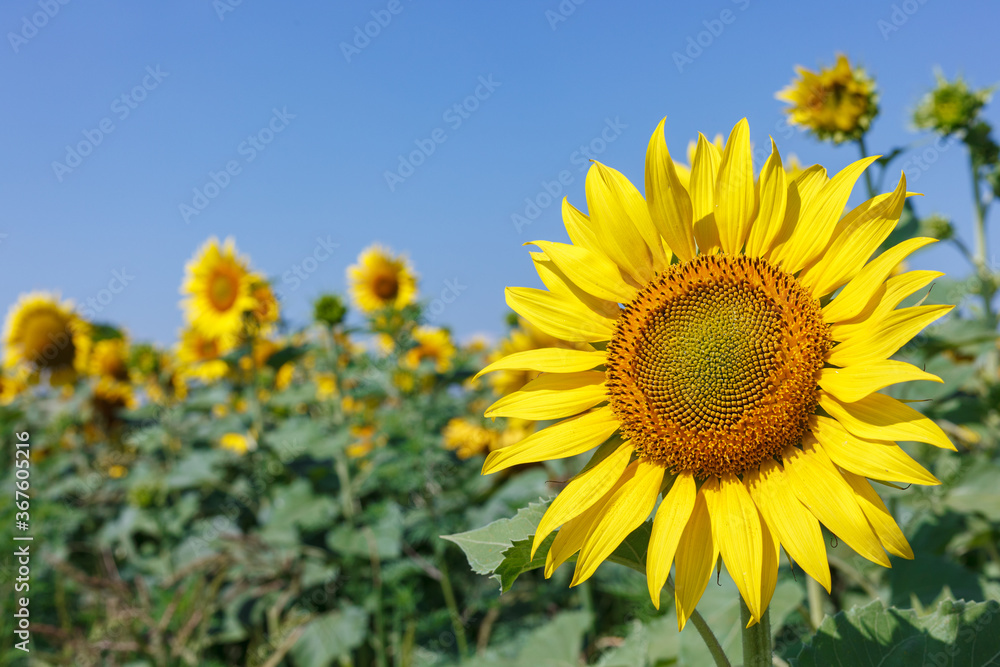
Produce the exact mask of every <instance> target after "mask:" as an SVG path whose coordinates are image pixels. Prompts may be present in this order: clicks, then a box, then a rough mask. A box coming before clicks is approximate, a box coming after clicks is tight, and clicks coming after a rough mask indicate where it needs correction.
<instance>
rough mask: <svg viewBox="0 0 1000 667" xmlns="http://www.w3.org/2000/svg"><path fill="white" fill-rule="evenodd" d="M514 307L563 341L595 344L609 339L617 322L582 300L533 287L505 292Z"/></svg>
mask: <svg viewBox="0 0 1000 667" xmlns="http://www.w3.org/2000/svg"><path fill="white" fill-rule="evenodd" d="M504 294H505V296H506V297H507V305H508V306H510V308H511V310H513V311H514V312H516V313H517V314H518V315H520V316H522V317H523V318H524V319H526V320H528V321H529V322H531V323H532V324H534V325H535V326H536V327H538V328H539V329H541V330H542V331H544V332H545V333H547V334H549V335H550V336H555V337H556V338H560V339H562V340H569V341H580V342H586V343H592V342H595V341H604V340H610V339H611V336H612V335H613V334H614V327H615V321H614V320H613V319H610V318H607V317H601V316H600V315H598V314H597V313H595V312H594V311H593V310H591V309H590V308H587V307H586V306H585V305H583V303H581V302H580V301H577V300H575V299H569V298H566V297H565V296H561V295H556V294H552V293H551V292H547V291H545V290H540V289H535V288H533V287H508V288H507V289H506V290H505V291H504Z"/></svg>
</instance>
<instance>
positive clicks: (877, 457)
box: [811, 415, 941, 486]
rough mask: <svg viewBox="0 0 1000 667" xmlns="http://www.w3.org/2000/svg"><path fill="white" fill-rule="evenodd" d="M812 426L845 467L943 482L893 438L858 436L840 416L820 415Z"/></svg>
mask: <svg viewBox="0 0 1000 667" xmlns="http://www.w3.org/2000/svg"><path fill="white" fill-rule="evenodd" d="M811 428H812V433H813V435H814V436H815V437H816V440H817V441H818V442H819V446H820V447H821V448H822V449H823V451H825V452H826V453H827V454H828V455H829V456H830V459H831V460H832V461H833V462H834V463H836V464H837V465H838V466H840V467H841V468H843V469H844V470H849V471H850V472H853V473H855V474H857V475H863V476H865V477H869V478H871V479H880V480H883V481H886V482H903V483H904V484H927V485H930V486H933V485H935V484H940V483H941V482H939V481H938V479H937V478H936V477H934V475H932V474H930V473H929V472H927V470H925V469H924V467H923V466H922V465H920V464H919V463H917V462H916V461H914V460H913V459H912V458H910V456H909V455H908V454H907V453H906V452H904V451H903V450H902V448H901V447H900V446H899V445H897V444H896V443H894V442H887V441H882V440H868V439H865V438H859V437H858V436H856V435H854V434H853V433H850V432H848V431H847V429H845V428H844V427H843V426H842V425H841V424H840V422H838V421H837V420H835V419H829V418H828V417H823V416H821V415H816V416H814V417H813V418H812V422H811Z"/></svg>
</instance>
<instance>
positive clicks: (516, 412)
mask: <svg viewBox="0 0 1000 667" xmlns="http://www.w3.org/2000/svg"><path fill="white" fill-rule="evenodd" d="M606 399H607V390H606V388H605V385H604V373H602V372H600V371H580V372H578V373H546V374H544V375H540V376H538V377H537V378H535V379H534V380H532V381H531V382H529V383H528V384H526V385H524V387H522V388H521V389H519V390H518V391H515V392H513V393H511V394H508V395H506V396H504V397H503V398H501V399H500V400H498V401H497V402H496V403H494V404H493V405H491V406H490V407H489V408H488V409H487V410H486V416H487V417H491V418H492V417H517V418H518V419H535V420H538V419H561V418H563V417H569V416H571V415H575V414H578V413H581V412H583V411H584V410H587V409H589V408H592V407H594V406H595V405H597V404H598V403H600V402H601V401H603V400H606Z"/></svg>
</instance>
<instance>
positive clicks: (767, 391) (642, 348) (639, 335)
mask: <svg viewBox="0 0 1000 667" xmlns="http://www.w3.org/2000/svg"><path fill="white" fill-rule="evenodd" d="M830 343H831V341H830V336H829V333H828V327H827V325H826V324H825V323H824V322H823V318H822V316H821V314H820V310H819V304H818V303H817V302H816V301H815V300H814V299H813V298H812V297H811V296H809V294H808V293H807V292H806V291H805V290H804V289H803V288H802V287H801V286H800V285H799V284H798V283H797V281H796V280H795V279H794V278H793V277H792V276H790V275H788V274H786V273H784V272H782V271H780V270H778V269H777V268H776V267H774V266H773V265H771V264H769V263H768V262H766V261H765V260H760V259H749V258H747V257H743V256H735V257H733V256H728V255H713V256H709V257H700V258H698V259H695V260H692V261H690V262H686V263H684V264H678V265H674V266H671V267H670V268H669V269H668V270H667V271H665V272H664V273H662V274H661V275H660V276H659V277H658V278H656V279H654V280H653V281H652V282H651V283H650V284H648V285H647V286H646V287H645V288H644V289H643V290H641V291H640V293H639V295H638V296H637V297H636V299H635V300H634V301H633V302H632V303H630V304H629V305H628V306H627V307H626V309H625V311H624V312H623V313H622V316H621V317H620V318H619V321H618V325H617V330H616V332H615V335H614V337H613V338H612V340H611V342H610V343H609V344H608V366H607V368H608V370H607V376H608V387H609V398H610V401H611V406H612V409H613V410H614V411H615V414H616V415H617V416H618V419H619V421H620V422H621V430H622V432H623V434H624V435H626V436H627V437H629V438H631V439H632V440H633V443H634V445H635V447H636V452H637V453H638V455H639V456H640V457H642V458H644V459H646V460H649V461H654V462H657V463H660V464H662V465H664V466H666V467H668V468H670V469H671V470H672V471H673V472H675V473H677V472H682V471H683V472H691V473H693V474H695V475H696V476H699V477H705V476H709V475H722V474H724V473H727V472H731V473H737V474H739V473H742V472H743V471H745V470H748V469H750V468H751V467H753V466H756V465H759V464H760V463H761V462H762V461H763V460H765V459H766V458H768V457H772V456H775V455H777V454H779V453H780V452H781V451H782V450H783V449H784V448H785V447H786V446H788V445H790V444H796V443H798V442H799V441H800V440H801V438H802V436H803V434H804V433H805V431H806V428H807V422H808V418H809V416H810V415H811V414H813V412H814V411H815V409H816V403H817V393H816V392H817V385H816V373H817V372H818V371H819V369H821V368H822V367H823V360H824V358H825V355H826V352H827V350H828V349H829V347H830Z"/></svg>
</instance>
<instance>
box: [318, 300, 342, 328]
mask: <svg viewBox="0 0 1000 667" xmlns="http://www.w3.org/2000/svg"><path fill="white" fill-rule="evenodd" d="M346 315H347V306H345V305H344V301H343V300H342V299H341V298H340V297H339V296H337V295H336V294H324V295H323V296H321V297H320V298H318V299H316V301H315V302H314V303H313V319H314V320H316V321H317V322H320V323H322V324H325V325H327V326H328V327H334V326H336V325H338V324H340V323H341V322H343V321H344V317H345V316H346Z"/></svg>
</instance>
